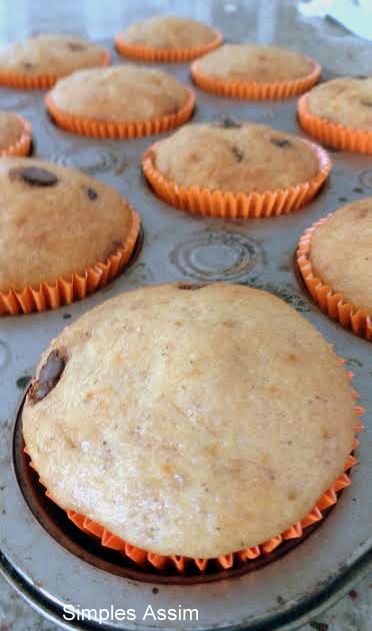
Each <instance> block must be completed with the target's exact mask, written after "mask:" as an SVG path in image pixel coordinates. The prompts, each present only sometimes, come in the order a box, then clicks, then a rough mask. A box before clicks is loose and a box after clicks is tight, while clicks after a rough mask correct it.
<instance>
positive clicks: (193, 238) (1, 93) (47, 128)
mask: <svg viewBox="0 0 372 631" xmlns="http://www.w3.org/2000/svg"><path fill="white" fill-rule="evenodd" d="M205 4H206V5H210V4H211V3H209V2H208V3H205ZM143 12H144V10H143V9H142V13H143ZM152 12H153V11H152V10H151V8H150V9H148V13H150V14H151V13H152ZM198 17H200V16H198ZM236 24H237V25H238V22H236ZM215 25H216V26H217V27H219V26H220V27H223V25H222V24H219V23H218V21H216V24H215ZM238 30H239V29H238V26H237V31H238ZM106 43H107V42H106ZM107 44H108V45H109V46H110V47H111V44H110V43H107ZM299 47H300V46H299ZM116 61H117V59H116V60H115V62H116ZM161 67H162V68H164V69H166V70H169V71H170V72H172V73H174V74H175V75H176V76H177V77H179V78H180V79H182V80H184V81H186V82H188V83H189V82H190V79H189V77H188V66H187V65H168V66H167V65H162V66H161ZM0 104H1V107H2V108H4V109H16V110H17V111H19V112H20V113H21V114H23V115H25V116H26V117H27V118H29V120H30V121H31V122H32V125H33V133H34V153H35V155H36V156H37V157H40V158H45V159H50V160H54V161H56V162H59V163H62V164H66V165H69V166H73V167H76V168H79V169H82V170H83V171H85V172H87V173H90V174H92V175H94V176H95V177H97V178H99V179H101V180H102V181H105V182H107V183H108V184H111V185H113V186H115V187H116V188H117V189H118V190H120V191H121V192H122V193H123V194H124V195H125V196H126V197H127V198H128V199H129V200H130V202H131V203H132V204H133V205H134V207H135V208H136V209H137V210H138V211H139V213H140V214H141V217H142V222H143V231H144V239H143V244H142V248H141V249H139V251H138V252H137V257H136V258H135V260H134V261H133V262H132V264H131V265H130V267H129V268H128V269H127V270H126V271H125V272H124V273H123V274H122V275H121V276H120V277H119V278H118V279H116V280H115V281H114V282H113V283H111V284H110V285H109V286H107V287H106V288H104V289H103V290H101V291H99V292H97V293H96V294H94V295H93V296H91V297H89V298H87V299H85V300H83V301H82V302H78V303H75V304H73V305H71V306H69V307H63V308H62V309H59V310H57V311H54V312H47V313H44V314H34V315H30V316H20V317H8V318H2V319H0V388H1V409H0V431H1V441H0V550H1V552H0V569H1V571H2V573H3V574H4V575H5V577H6V578H7V579H8V580H9V581H10V582H11V583H12V584H13V585H14V587H15V588H16V589H17V590H18V591H19V592H20V593H21V595H22V596H23V597H24V598H25V599H26V600H27V601H28V602H29V604H30V605H31V606H33V607H34V608H35V609H37V610H38V611H39V612H40V613H42V614H43V615H44V616H46V617H47V618H49V619H50V620H52V621H54V622H55V623H56V624H57V625H59V626H61V627H63V628H66V629H69V628H76V627H77V626H78V628H81V629H106V630H111V629H115V630H116V629H128V630H132V629H133V630H134V629H137V631H138V630H140V631H150V629H152V630H153V629H164V630H171V629H185V628H186V629H190V630H193V631H197V630H198V631H202V630H206V629H277V628H280V627H281V626H282V625H285V628H286V629H292V628H295V627H297V626H298V625H299V624H300V623H301V622H304V621H306V620H307V616H308V615H309V613H310V612H311V615H315V613H316V611H317V609H318V607H320V606H321V605H322V603H323V602H324V601H325V600H326V599H330V600H329V602H331V601H332V600H335V599H337V598H339V597H340V595H341V594H342V593H343V592H345V591H346V590H347V589H348V588H350V582H351V581H352V580H355V578H356V577H357V576H361V575H362V574H363V573H364V572H367V570H368V568H370V567H371V528H370V521H371V519H370V516H371V514H372V497H371V492H370V488H371V483H372V469H371V463H370V458H369V454H370V453H371V450H372V437H371V432H370V431H368V425H369V423H370V421H371V410H372V388H371V379H372V363H371V345H370V344H369V343H368V342H366V341H364V340H362V339H359V338H358V337H356V336H354V335H352V334H351V333H349V332H348V331H345V330H343V329H342V328H341V327H340V326H339V325H338V324H336V323H333V322H332V321H330V320H329V319H328V318H327V317H326V316H324V315H323V314H322V313H321V312H320V311H319V310H318V308H317V307H316V306H315V305H314V304H313V303H312V302H311V299H310V298H309V296H308V295H307V293H306V291H305V289H304V287H303V286H302V284H301V282H300V281H299V279H298V276H297V275H296V270H295V268H294V264H293V255H294V252H295V248H296V244H297V241H298V238H299V236H300V235H301V234H302V232H303V231H304V229H305V228H306V227H308V226H310V225H311V224H312V223H313V222H314V221H315V220H316V219H318V218H319V217H322V216H324V215H326V214H327V213H328V212H330V211H332V210H334V209H335V208H337V207H338V206H340V205H341V204H343V203H346V202H347V201H352V200H354V199H359V198H361V197H363V196H368V195H371V196H372V165H371V157H368V156H362V155H352V154H348V153H342V152H332V154H331V155H332V158H333V160H334V169H333V171H332V174H331V177H330V180H329V182H328V183H327V184H326V185H325V187H324V188H323V189H322V191H321V192H320V194H319V195H318V197H317V198H316V199H315V201H314V202H312V203H311V204H310V205H308V206H307V207H306V208H304V209H302V210H300V211H297V212H296V213H294V214H292V215H289V216H283V217H278V218H273V219H260V220H249V221H248V222H241V221H234V222H233V221H223V220H217V219H204V218H201V217H197V216H190V215H188V214H186V213H183V212H182V211H179V210H176V209H174V208H171V207H169V206H167V205H166V204H165V203H162V202H161V201H160V200H159V199H157V198H156V197H155V196H154V194H153V193H152V191H151V190H150V188H149V187H148V185H147V184H146V182H145V180H144V179H143V176H142V174H141V168H140V157H141V155H142V153H143V151H144V150H145V149H146V148H147V147H148V146H149V144H151V143H152V142H154V140H156V138H144V139H138V140H135V141H127V142H123V141H104V140H103V141H99V140H93V139H85V138H81V137H78V136H73V135H70V134H66V133H64V132H62V131H60V130H58V129H57V128H56V127H55V126H54V125H53V123H52V122H51V121H50V120H49V118H48V117H47V115H46V113H45V109H44V104H43V95H42V94H41V93H34V92H30V93H26V92H15V91H11V90H7V89H1V90H0ZM295 107H296V102H295V100H291V101H286V102H277V103H265V102H261V103H248V102H241V101H230V100H227V99H219V98H215V97H213V96H211V95H208V94H205V93H203V92H201V91H198V90H197V109H196V112H195V116H194V119H193V120H194V121H208V120H209V121H210V120H217V119H220V118H223V117H226V116H229V117H233V118H235V119H236V120H251V121H257V122H262V123H265V124H268V125H272V126H273V127H275V128H278V129H282V130H285V131H290V132H297V133H301V132H300V130H299V128H298V126H297V123H296V116H295ZM178 279H180V280H189V281H190V280H191V281H196V282H199V281H200V282H205V281H208V282H210V281H213V280H225V281H231V282H239V283H246V284H249V285H253V286H255V287H259V288H263V289H266V290H268V291H271V292H273V293H275V294H277V295H279V296H281V297H282V298H283V299H284V300H286V301H288V302H289V303H290V304H292V305H293V307H294V308H296V309H298V310H299V311H300V312H301V313H302V314H303V315H304V316H305V317H306V318H308V319H309V320H310V321H311V322H312V323H313V324H314V325H315V326H316V327H317V328H318V329H319V330H320V331H321V332H322V333H323V335H324V336H325V338H326V339H327V340H329V341H330V342H331V343H332V344H334V346H335V350H336V352H337V353H338V354H339V355H340V356H343V357H344V358H345V359H346V360H347V366H348V368H349V369H350V370H352V371H353V372H354V373H355V379H354V387H355V388H356V389H357V390H358V391H359V393H360V404H361V405H364V406H365V407H366V408H367V414H366V415H365V417H364V419H363V422H364V424H365V425H366V431H365V432H364V433H363V434H362V436H361V445H360V447H359V448H358V451H357V456H358V458H359V464H358V465H357V466H356V467H354V469H353V471H352V485H351V487H349V488H348V489H346V490H345V491H344V492H343V493H342V496H341V497H340V499H339V502H338V503H337V506H336V507H335V509H334V510H333V511H331V512H330V514H329V515H328V516H327V518H326V519H324V521H323V522H322V523H321V524H320V525H319V527H317V528H316V529H314V531H313V532H312V533H311V534H310V535H309V536H308V537H307V538H305V539H304V541H302V542H301V543H300V544H299V545H297V546H295V547H294V548H293V549H289V550H288V551H285V552H286V553H285V554H282V555H278V558H276V559H275V560H274V561H273V562H271V563H269V564H266V565H264V566H263V567H257V568H256V569H255V570H254V571H251V572H248V573H245V574H242V575H240V576H228V575H227V578H223V579H222V580H218V581H210V582H197V581H196V582H195V581H192V580H191V581H189V582H188V584H187V585H182V584H179V583H178V584H177V582H174V581H172V580H169V581H168V580H165V581H164V580H158V579H157V578H156V577H155V576H148V575H147V576H143V575H142V576H141V573H140V572H138V571H137V572H135V571H132V572H131V571H125V572H122V573H121V572H118V571H117V565H115V563H116V561H114V562H111V561H112V559H111V557H108V556H106V557H105V555H103V556H102V552H101V553H99V552H98V551H97V550H96V549H95V548H94V546H93V547H89V546H88V547H87V545H86V542H83V539H82V537H81V535H79V534H78V533H77V532H76V530H75V529H73V528H72V529H71V527H70V529H69V528H68V527H67V526H66V524H65V523H64V522H63V518H62V517H61V514H60V513H59V512H58V510H57V509H55V510H54V511H53V509H52V508H51V505H50V504H48V502H47V500H44V501H43V499H42V497H41V495H42V494H41V495H40V493H38V492H37V490H36V489H37V485H35V484H34V483H33V480H32V474H31V472H30V471H29V469H28V468H26V467H25V463H24V461H23V460H22V457H21V453H22V452H21V439H20V432H19V424H16V419H17V414H18V406H19V404H20V401H21V398H22V393H23V391H24V388H25V386H26V384H27V382H28V380H29V378H30V376H31V375H32V374H33V371H34V369H35V366H36V364H37V362H38V360H39V356H40V353H41V352H42V351H43V350H44V349H45V347H46V346H47V345H48V343H49V341H50V340H51V338H53V337H54V336H55V335H57V334H58V333H59V332H60V331H61V329H62V328H63V327H64V326H65V325H66V324H68V323H70V322H72V321H73V320H75V319H76V318H78V317H79V316H80V315H81V314H82V313H85V312H86V311H87V310H88V309H91V308H92V307H94V306H95V305H97V304H100V303H101V302H103V301H104V300H107V299H108V298H110V297H112V296H115V295H117V294H118V293H120V292H121V291H125V290H129V289H132V288H135V287H138V286H141V285H146V284H154V283H160V282H167V281H174V280H178ZM273 326H275V323H273ZM314 362H316V357H314ZM115 568H116V569H115ZM121 574H122V575H121ZM65 605H75V606H76V607H77V608H80V610H82V609H84V608H87V609H91V608H101V609H104V608H107V609H110V607H111V606H112V607H113V608H114V609H115V608H124V609H125V608H134V609H135V610H136V613H137V620H136V621H134V622H131V621H127V622H119V621H114V620H111V621H107V622H105V623H103V624H101V625H99V624H98V623H97V622H93V621H90V622H87V621H78V622H77V621H76V620H75V622H71V625H70V624H69V622H68V621H67V620H64V619H63V607H64V606H65ZM148 605H151V606H152V607H153V608H154V610H157V609H159V608H164V609H169V608H175V609H176V610H177V611H179V608H182V609H197V610H198V612H199V616H198V620H193V621H190V620H186V621H185V620H176V621H172V622H169V620H168V621H161V620H157V621H154V620H152V619H151V618H148V619H147V620H146V621H143V620H142V616H143V613H144V612H145V610H146V607H147V606H148Z"/></svg>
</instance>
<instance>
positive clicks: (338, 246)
mask: <svg viewBox="0 0 372 631" xmlns="http://www.w3.org/2000/svg"><path fill="white" fill-rule="evenodd" d="M310 260H311V263H312V266H313V270H314V274H315V276H317V277H319V278H320V279H321V280H322V282H323V283H325V284H329V285H330V286H331V287H332V289H333V291H334V292H340V293H341V294H342V295H343V297H344V298H345V299H346V301H350V302H351V303H352V304H353V305H355V306H356V307H359V308H362V309H366V310H367V312H368V313H369V315H372V197H368V198H367V199H361V200H359V201H356V202H352V203H351V204H347V205H346V206H342V207H341V208H339V209H338V210H336V211H335V212H334V213H332V214H331V215H330V216H329V217H328V218H327V220H326V221H325V222H323V223H322V224H321V225H319V226H318V227H317V228H316V229H315V230H314V233H313V235H312V239H311V250H310Z"/></svg>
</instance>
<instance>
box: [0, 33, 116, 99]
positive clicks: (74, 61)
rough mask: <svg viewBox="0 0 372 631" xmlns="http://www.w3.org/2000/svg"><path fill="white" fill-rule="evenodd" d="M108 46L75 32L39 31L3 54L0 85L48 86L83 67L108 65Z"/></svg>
mask: <svg viewBox="0 0 372 631" xmlns="http://www.w3.org/2000/svg"><path fill="white" fill-rule="evenodd" d="M109 61H110V53H109V52H108V50H106V48H103V47H102V46H98V45H97V44H93V43H91V42H87V41H85V40H84V39H80V38H79V37H73V36H72V35H37V36H36V37H31V38H30V39H26V40H24V41H23V42H17V43H14V44H11V45H10V46H8V48H6V49H5V50H3V51H2V53H1V54H0V85H6V86H9V87H11V88H19V89H21V90H27V89H31V90H32V89H33V90H35V89H45V88H50V87H52V86H53V85H54V84H55V82H56V81H57V80H58V79H59V78H60V77H64V76H65V75H68V74H71V72H75V70H79V69H83V68H94V67H95V66H105V65H107V64H108V63H109Z"/></svg>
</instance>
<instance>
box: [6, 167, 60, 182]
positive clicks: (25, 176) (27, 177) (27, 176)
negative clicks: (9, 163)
mask: <svg viewBox="0 0 372 631" xmlns="http://www.w3.org/2000/svg"><path fill="white" fill-rule="evenodd" d="M9 177H10V179H19V180H23V181H24V182H26V183H27V184H30V186H54V185H55V184H57V182H58V177H57V176H56V175H55V174H54V173H52V171H48V170H47V169H43V168H41V167H21V168H16V169H11V170H10V171H9Z"/></svg>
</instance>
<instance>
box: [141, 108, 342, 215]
mask: <svg viewBox="0 0 372 631" xmlns="http://www.w3.org/2000/svg"><path fill="white" fill-rule="evenodd" d="M283 164H285V168H283ZM330 168H331V163H330V160H329V158H328V156H327V154H326V153H325V152H324V151H323V150H321V149H320V148H319V147H317V146H316V145H313V144H310V143H307V142H306V141H304V140H303V139H302V138H298V137H296V136H293V135H292V134H288V133H285V132H282V131H277V130H275V129H271V128H270V127H266V126H264V125H256V124H250V123H238V122H235V121H233V120H230V119H225V120H223V121H221V122H219V123H217V124H196V125H186V126H184V127H182V128H181V129H179V130H177V131H176V132H175V133H174V134H173V135H172V136H169V137H168V138H166V139H165V140H163V141H161V142H159V143H157V144H155V145H153V146H152V147H150V149H149V150H148V151H147V152H146V153H145V155H144V158H143V170H144V173H145V175H146V177H147V178H148V180H149V182H150V183H151V185H152V186H153V188H154V190H155V192H156V194H157V195H158V196H159V197H161V198H162V199H164V200H165V201H167V202H168V203H170V204H172V205H173V206H177V207H180V208H182V209H184V210H188V211H190V212H199V213H202V214H210V215H218V216H230V217H235V216H239V217H249V216H250V215H253V216H259V215H264V216H269V215H271V214H280V213H282V212H289V211H290V210H294V209H296V208H298V207H299V206H301V205H304V204H305V203H306V202H308V201H309V200H310V199H311V198H312V197H313V196H314V195H315V193H316V192H317V190H318V189H319V187H320V186H321V184H322V183H323V182H324V180H325V179H326V177H327V176H328V173H329V171H330Z"/></svg>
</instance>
